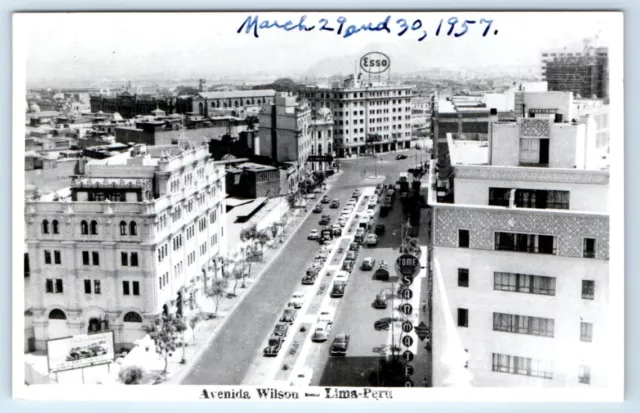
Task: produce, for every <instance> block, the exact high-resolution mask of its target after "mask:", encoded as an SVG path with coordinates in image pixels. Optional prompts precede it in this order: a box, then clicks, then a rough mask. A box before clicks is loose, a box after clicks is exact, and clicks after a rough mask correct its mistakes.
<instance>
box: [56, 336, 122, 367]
mask: <svg viewBox="0 0 640 413" xmlns="http://www.w3.org/2000/svg"><path fill="white" fill-rule="evenodd" d="M113 340H114V339H113V331H107V332H104V333H96V334H80V335H77V336H72V337H65V338H57V339H53V340H48V341H47V362H48V365H49V372H50V373H55V372H59V371H65V370H73V369H80V368H83V367H91V366H97V365H99V364H106V363H111V362H113V361H114V360H115V351H114V342H113Z"/></svg>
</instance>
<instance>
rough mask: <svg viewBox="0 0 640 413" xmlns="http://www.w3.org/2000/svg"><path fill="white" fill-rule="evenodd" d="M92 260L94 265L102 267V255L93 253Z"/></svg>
mask: <svg viewBox="0 0 640 413" xmlns="http://www.w3.org/2000/svg"><path fill="white" fill-rule="evenodd" d="M91 259H92V261H93V265H100V254H98V253H97V252H96V251H93V252H92V253H91Z"/></svg>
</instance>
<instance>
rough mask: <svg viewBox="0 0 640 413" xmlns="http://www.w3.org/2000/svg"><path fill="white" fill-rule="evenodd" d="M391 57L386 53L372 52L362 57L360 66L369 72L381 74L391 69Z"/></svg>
mask: <svg viewBox="0 0 640 413" xmlns="http://www.w3.org/2000/svg"><path fill="white" fill-rule="evenodd" d="M390 66H391V59H389V56H387V55H386V54H384V53H381V52H371V53H367V54H366V55H364V56H362V57H361V58H360V68H361V69H362V70H363V71H364V72H367V73H371V74H379V73H383V72H386V71H387V70H389V67H390Z"/></svg>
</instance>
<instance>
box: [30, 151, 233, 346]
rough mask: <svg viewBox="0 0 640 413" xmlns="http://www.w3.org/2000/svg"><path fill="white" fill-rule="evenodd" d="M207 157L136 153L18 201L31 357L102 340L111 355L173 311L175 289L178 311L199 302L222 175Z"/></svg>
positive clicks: (219, 243) (217, 251)
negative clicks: (100, 336)
mask: <svg viewBox="0 0 640 413" xmlns="http://www.w3.org/2000/svg"><path fill="white" fill-rule="evenodd" d="M209 156H210V155H209V148H208V144H207V143H202V144H195V143H189V142H186V141H185V142H182V143H181V144H179V145H168V146H159V147H149V148H147V147H145V146H144V145H136V146H135V147H133V148H132V149H131V150H130V151H127V152H124V153H121V154H118V155H115V156H113V157H110V158H107V159H101V160H93V161H90V162H88V163H87V164H86V165H85V174H84V176H82V177H80V178H77V179H75V180H73V182H72V184H71V186H70V187H68V188H65V189H63V190H61V191H57V192H56V193H52V194H50V195H47V196H44V197H41V198H39V199H27V200H26V201H25V238H26V239H25V241H26V246H27V257H26V258H25V259H26V260H28V268H29V272H28V276H25V307H26V310H27V312H26V314H29V315H28V316H27V317H28V320H27V325H31V326H32V327H33V331H32V332H31V334H32V338H33V339H34V340H35V348H36V349H38V350H42V349H45V348H46V341H47V340H50V339H54V338H60V337H66V336H70V335H75V334H83V333H88V332H97V331H103V330H112V331H113V332H114V337H115V343H116V348H117V349H119V348H123V347H125V348H127V347H131V346H132V345H133V342H134V341H135V340H137V339H138V338H140V337H141V336H142V335H143V331H142V325H143V323H145V322H148V321H149V320H151V319H153V317H155V316H157V315H158V314H160V313H162V312H163V311H169V312H172V311H174V310H175V307H174V304H175V300H176V298H177V293H178V290H180V289H181V288H183V287H184V294H185V297H184V300H185V303H186V304H185V305H190V304H189V302H191V301H194V303H197V302H198V301H199V300H203V299H204V297H205V289H206V288H207V285H208V283H210V282H211V281H212V280H213V277H215V276H217V275H218V272H219V271H220V270H221V265H220V258H221V257H222V256H224V254H225V252H226V242H225V234H224V225H225V208H224V205H223V200H224V198H225V196H226V191H225V178H224V174H225V172H224V166H220V165H217V164H215V163H214V162H213V161H211V160H210V159H209ZM26 274H27V273H25V275H26Z"/></svg>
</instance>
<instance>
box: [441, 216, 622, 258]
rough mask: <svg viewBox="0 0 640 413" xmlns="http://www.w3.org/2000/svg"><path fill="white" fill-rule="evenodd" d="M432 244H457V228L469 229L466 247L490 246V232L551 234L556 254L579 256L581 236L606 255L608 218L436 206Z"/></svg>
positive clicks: (580, 254) (451, 245)
mask: <svg viewBox="0 0 640 413" xmlns="http://www.w3.org/2000/svg"><path fill="white" fill-rule="evenodd" d="M435 214H436V219H435V232H436V237H435V245H436V246H441V247H457V245H458V230H459V229H468V230H469V247H470V248H476V249H484V250H493V249H494V245H493V244H494V232H495V231H504V232H519V233H531V234H543V235H555V236H556V237H557V238H556V239H557V251H558V255H561V256H566V257H582V252H583V251H582V248H583V238H596V239H597V242H596V249H597V251H596V256H597V257H598V258H602V259H608V258H609V218H608V217H602V216H584V215H582V216H581V215H573V214H553V213H548V212H547V213H522V212H514V211H509V210H504V211H500V210H495V211H489V210H486V209H485V210H483V209H480V208H455V207H454V208H451V207H436V211H435Z"/></svg>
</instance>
